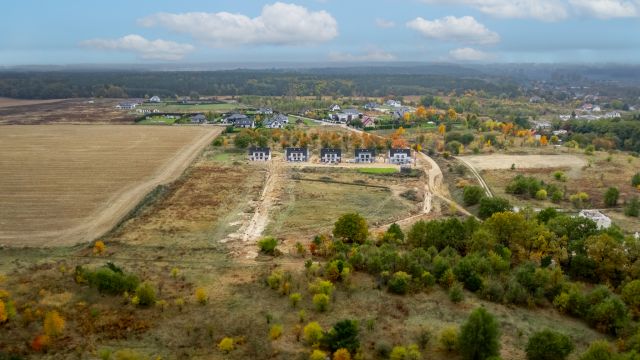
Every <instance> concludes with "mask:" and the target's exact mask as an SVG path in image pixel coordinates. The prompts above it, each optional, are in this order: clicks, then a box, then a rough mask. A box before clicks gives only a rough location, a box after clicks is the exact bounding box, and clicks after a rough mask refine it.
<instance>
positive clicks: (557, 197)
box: [551, 190, 564, 204]
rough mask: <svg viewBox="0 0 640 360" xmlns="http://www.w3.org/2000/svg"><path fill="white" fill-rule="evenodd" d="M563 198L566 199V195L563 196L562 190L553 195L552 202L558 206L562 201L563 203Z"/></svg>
mask: <svg viewBox="0 0 640 360" xmlns="http://www.w3.org/2000/svg"><path fill="white" fill-rule="evenodd" d="M563 197H564V195H563V194H562V191H560V190H556V191H554V192H552V193H551V201H553V202H554V203H556V204H557V203H559V202H560V201H562V198H563Z"/></svg>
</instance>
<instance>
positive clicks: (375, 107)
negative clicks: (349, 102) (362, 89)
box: [364, 102, 380, 110]
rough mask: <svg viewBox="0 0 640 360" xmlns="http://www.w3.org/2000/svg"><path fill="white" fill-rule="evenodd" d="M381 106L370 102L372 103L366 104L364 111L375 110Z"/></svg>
mask: <svg viewBox="0 0 640 360" xmlns="http://www.w3.org/2000/svg"><path fill="white" fill-rule="evenodd" d="M379 106H380V105H378V103H375V102H370V103H366V104H365V105H364V109H365V110H375V109H377V108H378V107H379Z"/></svg>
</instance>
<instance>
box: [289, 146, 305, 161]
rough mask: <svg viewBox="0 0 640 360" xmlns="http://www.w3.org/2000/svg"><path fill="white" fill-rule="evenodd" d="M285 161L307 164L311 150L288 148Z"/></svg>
mask: <svg viewBox="0 0 640 360" xmlns="http://www.w3.org/2000/svg"><path fill="white" fill-rule="evenodd" d="M285 159H286V160H287V161H288V162H305V161H308V160H309V150H308V149H307V148H292V147H290V148H286V149H285Z"/></svg>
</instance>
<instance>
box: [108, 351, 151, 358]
mask: <svg viewBox="0 0 640 360" xmlns="http://www.w3.org/2000/svg"><path fill="white" fill-rule="evenodd" d="M113 359H114V360H147V359H148V357H147V356H146V355H144V354H141V353H139V352H137V351H135V350H132V349H120V350H118V351H116V352H115V353H113Z"/></svg>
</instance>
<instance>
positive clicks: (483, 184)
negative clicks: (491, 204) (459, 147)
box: [456, 157, 493, 198]
mask: <svg viewBox="0 0 640 360" xmlns="http://www.w3.org/2000/svg"><path fill="white" fill-rule="evenodd" d="M456 159H457V160H459V161H460V162H461V163H463V164H464V165H466V166H467V167H468V168H469V170H471V173H472V174H473V176H475V177H476V179H478V183H480V186H481V187H482V188H483V189H484V193H485V195H487V197H490V198H491V197H493V193H492V192H491V189H489V185H487V183H486V182H485V181H484V179H483V178H482V176H480V173H479V172H478V170H476V168H475V167H473V165H471V163H470V162H468V161H467V160H466V159H464V158H461V157H456Z"/></svg>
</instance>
